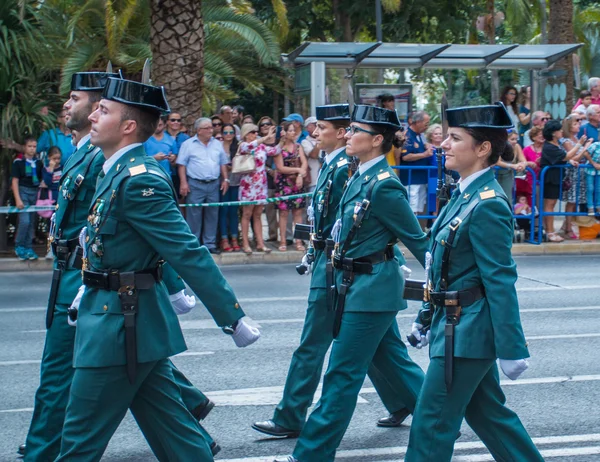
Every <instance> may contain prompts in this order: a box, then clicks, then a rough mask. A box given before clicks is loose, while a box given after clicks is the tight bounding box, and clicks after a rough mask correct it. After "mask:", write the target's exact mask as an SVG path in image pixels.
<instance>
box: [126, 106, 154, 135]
mask: <svg viewBox="0 0 600 462" xmlns="http://www.w3.org/2000/svg"><path fill="white" fill-rule="evenodd" d="M159 119H160V114H159V113H158V112H156V111H148V110H145V109H142V108H139V107H135V106H129V105H127V104H124V105H123V109H122V112H121V122H124V121H126V120H135V122H136V124H137V135H138V141H139V142H140V143H144V142H145V141H148V139H149V138H150V137H151V136H152V135H154V132H155V131H156V127H157V126H158V121H159Z"/></svg>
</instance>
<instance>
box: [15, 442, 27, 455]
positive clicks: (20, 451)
mask: <svg viewBox="0 0 600 462" xmlns="http://www.w3.org/2000/svg"><path fill="white" fill-rule="evenodd" d="M26 448H27V446H25V445H24V444H22V445H21V446H19V449H17V454H19V455H20V456H24V455H25V449H26Z"/></svg>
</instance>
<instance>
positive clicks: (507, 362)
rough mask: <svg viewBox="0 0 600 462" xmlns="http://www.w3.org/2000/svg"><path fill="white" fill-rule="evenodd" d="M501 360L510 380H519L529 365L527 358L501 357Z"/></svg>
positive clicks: (505, 373)
mask: <svg viewBox="0 0 600 462" xmlns="http://www.w3.org/2000/svg"><path fill="white" fill-rule="evenodd" d="M499 362H500V368H501V369H502V372H504V375H505V376H507V377H508V378H509V379H510V380H517V379H518V378H519V376H520V375H521V374H522V373H523V372H525V371H526V370H527V368H528V367H529V363H528V362H527V360H526V359H499Z"/></svg>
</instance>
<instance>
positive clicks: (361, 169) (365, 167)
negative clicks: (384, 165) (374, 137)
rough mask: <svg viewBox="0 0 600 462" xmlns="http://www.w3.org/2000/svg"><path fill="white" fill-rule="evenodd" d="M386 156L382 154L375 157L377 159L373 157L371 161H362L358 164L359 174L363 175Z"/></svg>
mask: <svg viewBox="0 0 600 462" xmlns="http://www.w3.org/2000/svg"><path fill="white" fill-rule="evenodd" d="M384 158H385V156H384V155H383V154H382V155H380V156H377V157H375V159H371V160H370V161H368V162H365V163H364V164H362V163H361V164H360V165H359V166H358V174H359V175H362V174H363V173H365V172H366V171H367V170H369V169H370V168H371V167H372V166H373V165H375V164H376V163H377V162H379V161H380V160H382V159H384Z"/></svg>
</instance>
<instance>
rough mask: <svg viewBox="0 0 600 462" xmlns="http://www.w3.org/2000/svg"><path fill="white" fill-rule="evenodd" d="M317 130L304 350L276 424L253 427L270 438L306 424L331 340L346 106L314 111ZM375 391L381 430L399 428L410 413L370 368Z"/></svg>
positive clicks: (345, 175)
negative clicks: (318, 162) (319, 157)
mask: <svg viewBox="0 0 600 462" xmlns="http://www.w3.org/2000/svg"><path fill="white" fill-rule="evenodd" d="M316 114H317V129H316V131H315V133H314V134H313V136H314V137H315V138H316V139H317V140H318V141H319V144H320V148H321V149H322V150H323V151H324V153H325V154H326V156H325V159H324V162H323V166H322V168H321V170H320V172H319V177H318V180H317V185H316V187H315V191H314V193H313V198H312V205H311V206H310V207H309V209H308V216H309V220H310V221H311V222H312V225H313V232H312V234H311V240H310V245H309V248H308V252H307V254H306V255H305V256H304V258H303V260H302V265H301V266H302V268H304V270H305V271H306V272H305V273H304V274H311V281H310V293H309V296H308V309H307V311H306V319H305V321H304V329H303V331H302V337H301V341H300V346H299V347H298V348H297V349H296V351H295V352H294V355H293V357H292V362H291V364H290V368H289V371H288V376H287V380H286V383H285V388H284V391H283V398H282V400H281V402H280V403H279V405H278V406H277V408H276V409H275V414H274V415H273V419H272V420H267V421H264V422H256V423H255V424H254V425H253V426H252V428H254V429H255V430H258V431H259V432H262V433H265V434H267V435H272V436H287V437H297V436H298V435H299V434H300V431H301V430H302V427H303V426H304V422H305V420H306V413H307V411H308V408H309V407H310V405H311V404H312V402H313V398H314V394H315V391H316V389H317V386H318V385H319V381H320V379H321V371H322V369H323V362H324V361H325V355H326V353H327V350H329V347H330V346H331V342H332V341H333V323H334V314H335V313H334V311H333V294H334V290H332V289H333V286H334V281H333V265H332V261H331V253H332V252H333V246H334V244H333V240H332V239H331V237H330V233H331V229H332V227H333V223H334V221H335V213H336V208H337V205H338V204H339V202H340V199H341V197H342V193H343V190H344V186H345V184H346V182H347V181H348V179H349V175H351V174H352V173H349V172H351V169H349V166H350V163H349V159H348V156H347V155H346V140H345V136H346V128H347V127H348V125H350V112H349V106H348V105H347V104H337V105H330V106H319V107H317V110H316ZM369 377H370V378H371V380H372V382H373V384H374V386H375V388H376V389H377V391H378V393H379V394H380V396H381V398H382V400H383V402H384V404H385V406H386V407H387V408H388V410H389V411H390V417H385V418H383V419H380V421H379V422H378V425H380V426H398V425H400V424H401V423H402V421H404V419H405V418H406V417H407V416H408V415H409V414H410V411H409V410H408V409H406V407H405V406H404V403H403V402H402V401H401V400H400V397H399V395H398V393H397V392H396V390H394V388H393V386H392V385H390V383H389V382H388V381H387V380H386V378H385V374H381V373H380V371H378V370H376V369H375V368H374V367H372V368H371V369H370V370H369Z"/></svg>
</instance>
